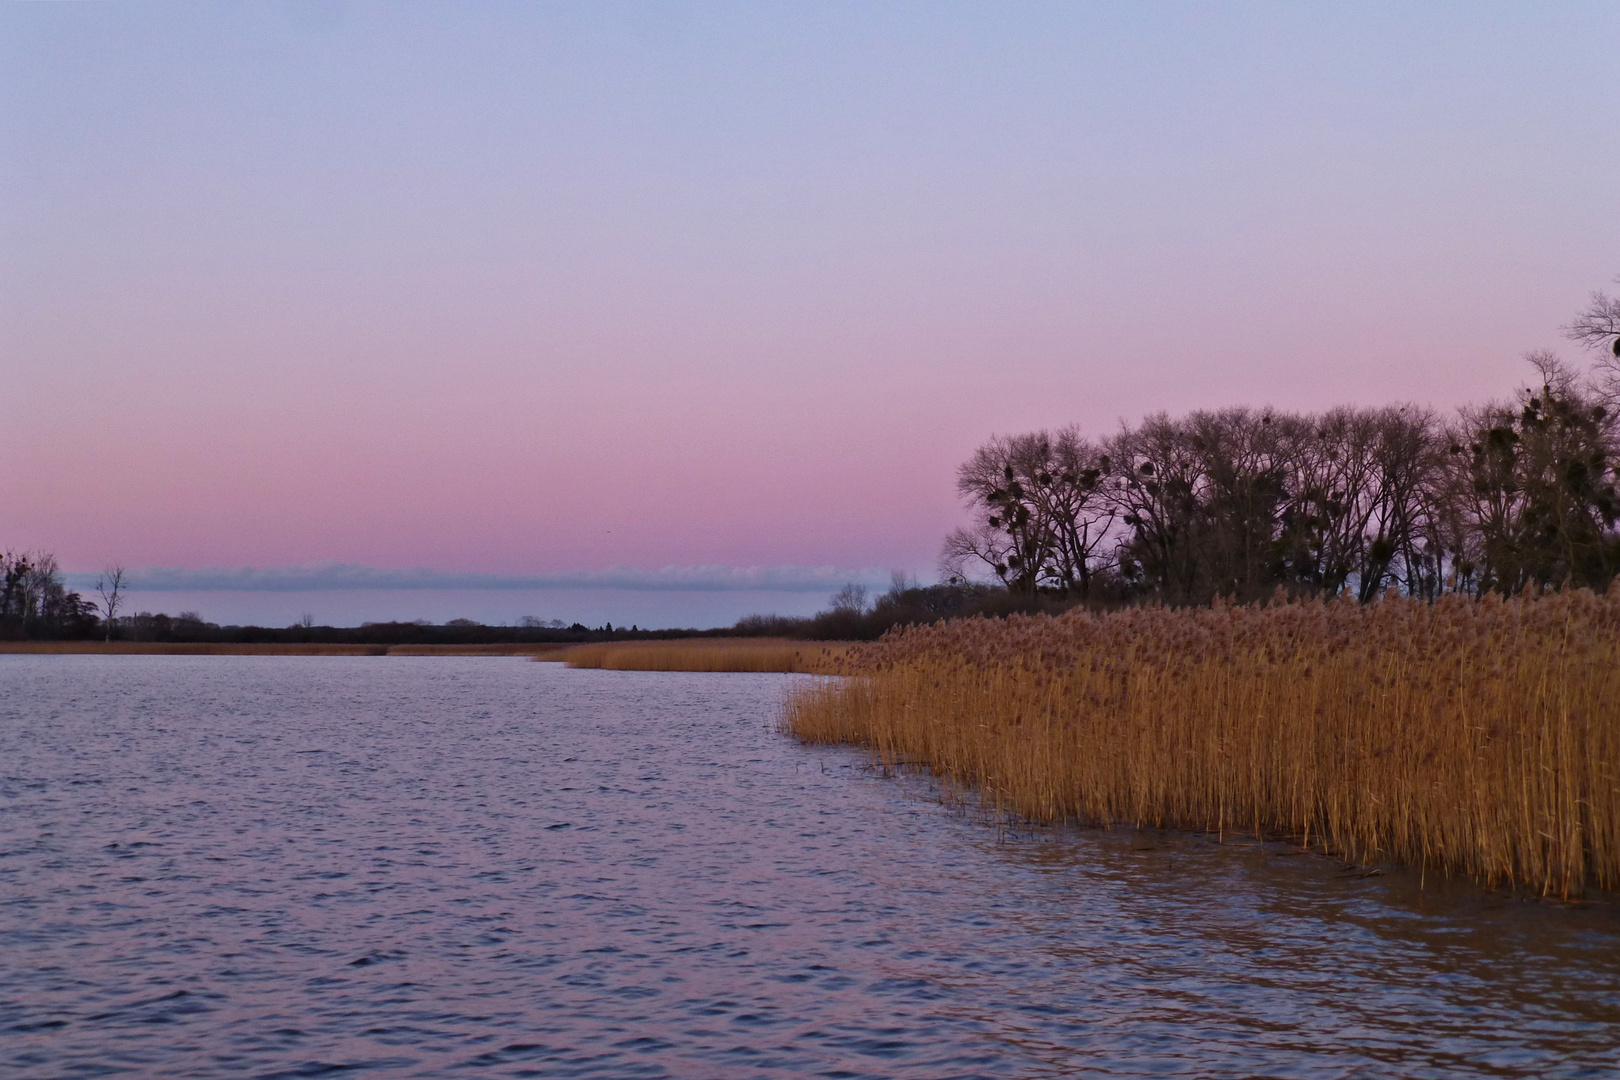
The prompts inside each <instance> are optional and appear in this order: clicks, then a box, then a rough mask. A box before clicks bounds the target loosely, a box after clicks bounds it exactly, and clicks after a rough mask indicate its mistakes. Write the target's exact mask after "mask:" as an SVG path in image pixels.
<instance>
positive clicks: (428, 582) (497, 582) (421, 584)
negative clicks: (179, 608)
mask: <svg viewBox="0 0 1620 1080" xmlns="http://www.w3.org/2000/svg"><path fill="white" fill-rule="evenodd" d="M896 572H897V571H892V570H886V569H878V568H876V567H865V568H861V569H848V568H840V567H835V566H796V565H792V564H787V565H780V566H728V565H723V564H708V565H698V566H673V565H672V566H664V567H661V568H659V569H656V570H647V569H641V568H637V567H632V566H617V565H616V566H610V567H607V568H606V569H603V570H581V571H558V572H551V573H540V574H501V573H488V572H479V571H456V570H435V569H432V568H430V567H413V568H408V569H399V568H389V567H375V566H365V565H363V564H360V563H340V562H317V563H294V564H289V565H285V566H272V567H262V568H261V567H255V566H238V567H224V566H211V567H201V568H196V569H191V568H186V567H178V566H152V567H145V568H142V569H134V570H130V571H128V572H127V577H128V582H127V584H126V585H125V588H126V589H128V590H129V591H130V592H132V593H135V592H272V593H277V592H338V591H353V590H382V589H398V590H409V589H420V590H435V589H438V590H443V589H468V590H490V591H496V590H502V591H522V590H537V591H538V590H549V589H620V590H625V591H630V592H820V591H823V590H834V591H836V590H837V589H839V588H842V587H843V586H844V585H847V584H855V585H866V586H873V585H879V586H884V587H886V586H887V585H888V583H889V582H890V580H891V578H892V575H893V574H894V573H896ZM100 576H101V575H100V574H99V573H97V572H95V571H69V572H66V573H64V574H63V577H64V578H66V579H67V581H68V584H69V586H70V587H72V588H76V589H80V590H81V591H82V590H84V589H93V588H94V587H95V584H96V580H97V579H98V578H99V577H100Z"/></svg>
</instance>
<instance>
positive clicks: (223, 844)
mask: <svg viewBox="0 0 1620 1080" xmlns="http://www.w3.org/2000/svg"><path fill="white" fill-rule="evenodd" d="M792 678H794V677H792V676H781V675H733V674H697V673H691V674H684V673H682V674H667V673H639V672H612V671H571V670H567V669H564V668H562V667H560V666H559V665H555V664H538V663H532V662H528V661H524V660H516V659H484V658H422V659H408V658H349V657H311V658H304V657H161V656H156V657H154V656H106V657H98V656H0V1073H3V1074H7V1075H16V1076H19V1077H91V1076H117V1075H129V1076H158V1075H162V1076H167V1077H225V1076H230V1077H303V1076H318V1075H323V1074H326V1073H337V1072H344V1073H348V1074H353V1075H358V1076H399V1077H405V1076H423V1077H426V1076H433V1077H439V1076H469V1077H471V1076H477V1077H697V1078H717V1080H718V1078H729V1077H773V1076H817V1077H849V1078H854V1077H929V1078H944V1077H981V1076H982V1077H1077V1076H1078V1077H1092V1076H1095V1077H1104V1076H1109V1077H1113V1076H1118V1077H1137V1076H1186V1077H1248V1076H1255V1075H1263V1076H1268V1077H1323V1078H1326V1077H1335V1078H1339V1077H1384V1076H1390V1077H1396V1076H1399V1077H1598V1076H1601V1077H1613V1076H1616V1075H1620V907H1617V906H1616V905H1615V904H1614V903H1612V902H1604V903H1594V904H1590V905H1585V906H1568V905H1559V904H1544V903H1537V902H1532V901H1525V900H1521V899H1515V898H1512V897H1509V896H1506V895H1502V894H1490V893H1485V892H1482V891H1480V890H1478V889H1475V888H1474V887H1473V886H1471V885H1468V884H1466V883H1455V882H1452V883H1447V882H1436V881H1434V880H1432V879H1431V880H1429V881H1426V882H1425V881H1422V880H1421V879H1420V877H1419V875H1416V874H1412V873H1405V872H1391V873H1387V874H1384V875H1382V876H1371V877H1364V876H1359V875H1360V871H1357V870H1346V868H1344V867H1343V866H1342V864H1339V863H1337V862H1334V861H1332V860H1328V859H1324V858H1320V857H1317V856H1312V855H1302V854H1299V853H1297V852H1295V851H1293V850H1291V849H1288V848H1286V847H1282V846H1279V845H1256V844H1252V843H1241V842H1238V843H1234V842H1230V838H1228V840H1229V842H1227V843H1225V844H1219V843H1216V842H1214V840H1213V838H1208V837H1202V836H1190V835H1156V834H1149V833H1139V834H1134V835H1133V834H1131V833H1130V832H1128V831H1116V832H1102V831H1096V830H1081V829H1068V828H1042V829H1015V828H1008V827H1005V826H1002V825H998V824H997V823H995V822H994V821H992V820H990V819H989V818H988V817H987V816H986V815H984V814H983V813H980V812H977V811H975V810H973V809H972V808H971V807H964V806H961V805H959V804H956V803H954V802H953V801H952V800H947V799H942V798H941V797H940V792H939V791H938V790H937V789H936V788H935V787H934V786H933V785H932V784H931V783H930V782H929V781H928V780H927V778H925V777H915V776H913V777H902V778H892V777H885V776H883V775H880V774H879V773H876V772H874V771H873V770H871V769H870V768H868V767H867V764H866V760H865V758H864V757H863V756H862V755H861V754H860V753H859V752H856V751H851V750H841V749H828V748H821V747H803V746H800V745H798V744H797V743H795V742H794V741H792V740H791V739H788V738H786V737H784V736H782V735H780V734H778V733H777V731H776V729H775V723H776V719H777V713H778V709H779V706H780V702H781V700H782V696H783V693H784V691H785V690H786V688H787V687H788V685H789V680H791V679H792Z"/></svg>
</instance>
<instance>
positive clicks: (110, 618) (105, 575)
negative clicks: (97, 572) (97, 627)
mask: <svg viewBox="0 0 1620 1080" xmlns="http://www.w3.org/2000/svg"><path fill="white" fill-rule="evenodd" d="M128 587H129V580H128V575H127V574H126V573H125V572H124V568H123V566H121V565H120V564H118V563H113V564H111V565H110V566H108V567H107V568H106V569H105V570H103V571H102V572H101V576H100V577H98V578H97V579H96V592H97V593H99V594H100V595H101V611H102V614H103V615H104V616H105V618H106V623H107V640H108V641H111V640H112V635H113V625H114V623H115V621H116V620H117V618H118V608H119V607H120V606H121V605H122V604H123V602H124V590H125V589H126V588H128Z"/></svg>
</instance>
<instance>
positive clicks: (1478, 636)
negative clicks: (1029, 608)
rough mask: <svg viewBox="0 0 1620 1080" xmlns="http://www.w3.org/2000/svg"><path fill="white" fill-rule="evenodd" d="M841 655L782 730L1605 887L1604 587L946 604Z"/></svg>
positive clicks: (995, 800)
mask: <svg viewBox="0 0 1620 1080" xmlns="http://www.w3.org/2000/svg"><path fill="white" fill-rule="evenodd" d="M849 671H850V672H851V674H852V676H853V677H852V678H849V679H845V680H827V681H824V682H821V683H818V684H816V685H812V686H807V687H801V688H798V689H797V690H795V691H794V692H793V693H792V694H791V696H790V698H789V700H788V702H787V705H786V711H785V717H784V725H785V728H786V729H787V730H788V731H790V732H791V733H793V734H794V735H796V736H798V737H799V738H800V739H803V740H805V741H810V742H842V743H854V744H858V745H862V746H866V747H869V748H870V749H871V750H872V751H873V752H874V754H876V755H877V756H878V757H879V758H880V759H881V760H882V761H883V762H884V763H885V764H888V765H904V764H915V765H923V766H926V767H928V768H930V769H932V770H933V771H934V772H935V773H936V774H938V775H939V776H941V777H944V778H946V779H948V780H950V781H951V782H955V783H960V784H965V785H972V786H976V787H977V788H978V789H980V791H981V792H982V793H983V795H984V796H985V798H986V799H987V800H988V801H989V802H990V803H991V804H993V805H994V806H996V807H998V808H1000V809H1002V810H1005V811H1007V812H1010V813H1014V814H1017V815H1021V816H1024V817H1027V818H1029V819H1033V820H1039V821H1073V822H1080V823H1089V824H1110V823H1118V822H1133V823H1136V824H1138V825H1145V824H1152V825H1154V826H1159V827H1171V828H1185V829H1194V830H1208V831H1211V832H1217V833H1220V832H1231V831H1237V830H1242V831H1246V832H1253V833H1256V834H1262V835H1271V836H1279V835H1280V836H1285V837H1289V838H1292V839H1294V840H1295V841H1297V842H1300V843H1304V844H1307V845H1316V846H1320V847H1323V848H1325V849H1327V850H1330V851H1332V852H1334V853H1337V854H1339V855H1342V856H1343V857H1345V858H1349V859H1353V860H1355V861H1358V862H1365V863H1372V862H1380V861H1389V862H1398V863H1404V864H1408V865H1419V866H1424V867H1428V868H1433V869H1436V870H1440V871H1444V872H1452V873H1462V874H1468V875H1472V876H1474V877H1475V878H1477V879H1479V880H1481V881H1483V882H1486V883H1502V884H1512V885H1515V886H1527V887H1529V888H1533V889H1535V890H1537V891H1538V892H1540V893H1542V894H1544V895H1557V896H1561V897H1565V898H1567V897H1570V896H1574V895H1577V894H1579V893H1580V892H1582V891H1583V889H1585V888H1587V887H1589V886H1593V885H1595V886H1597V887H1599V888H1602V889H1614V888H1615V887H1616V886H1617V885H1620V588H1616V589H1611V590H1610V592H1609V594H1608V595H1606V596H1601V597H1600V596H1596V595H1594V594H1592V593H1591V592H1588V591H1585V590H1571V591H1568V592H1565V593H1562V594H1558V595H1553V596H1547V597H1543V598H1534V599H1533V598H1530V597H1528V596H1526V597H1524V598H1517V599H1510V600H1503V599H1500V598H1487V599H1485V600H1483V601H1478V602H1476V601H1472V600H1468V599H1465V598H1460V597H1452V598H1447V599H1443V600H1441V601H1439V602H1437V603H1433V604H1430V603H1424V602H1420V601H1411V600H1404V599H1385V600H1382V601H1380V602H1378V603H1375V604H1371V605H1362V604H1357V603H1353V602H1348V601H1338V600H1331V601H1326V602H1322V601H1313V602H1303V603H1289V602H1282V601H1278V602H1274V603H1272V604H1270V605H1265V606H1261V605H1251V606H1243V607H1237V606H1230V605H1217V606H1215V607H1212V608H1196V609H1193V608H1183V609H1166V608H1139V609H1134V610H1126V611H1120V612H1115V613H1111V614H1103V615H1095V614H1088V613H1083V612H1070V613H1068V614H1064V615H1060V616H1056V617H1050V616H1035V617H1013V618H1009V619H1006V620H1005V621H989V620H984V619H974V620H963V621H958V622H947V623H938V624H935V625H933V626H928V627H916V628H912V629H910V630H907V631H904V632H900V633H898V634H895V635H891V636H890V637H888V638H886V639H885V640H884V641H882V642H880V643H878V644H877V645H874V646H869V647H867V648H866V649H865V650H864V651H863V652H861V653H860V654H859V655H858V656H856V657H853V658H852V659H851V660H850V662H849Z"/></svg>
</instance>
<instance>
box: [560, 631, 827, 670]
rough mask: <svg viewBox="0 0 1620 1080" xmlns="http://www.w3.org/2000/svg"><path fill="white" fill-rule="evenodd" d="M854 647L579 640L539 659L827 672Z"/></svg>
mask: <svg viewBox="0 0 1620 1080" xmlns="http://www.w3.org/2000/svg"><path fill="white" fill-rule="evenodd" d="M854 648H855V647H854V646H851V645H849V644H847V643H843V642H821V641H790V640H787V639H785V638H779V639H770V638H763V639H760V638H713V639H685V640H680V641H647V642H614V643H603V644H599V645H575V646H572V647H570V648H567V649H565V650H564V651H562V652H561V653H559V654H556V655H550V656H541V657H536V659H539V660H562V661H564V662H565V663H567V665H568V666H569V667H571V668H602V669H607V670H611V671H737V672H742V671H755V672H782V673H786V674H816V675H826V674H833V673H834V672H836V671H839V670H841V669H842V666H843V664H844V662H845V661H846V660H847V658H848V657H849V656H850V655H851V654H852V652H853V650H854Z"/></svg>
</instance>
